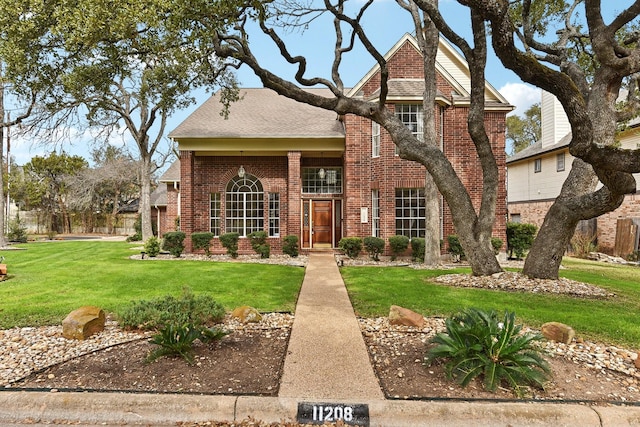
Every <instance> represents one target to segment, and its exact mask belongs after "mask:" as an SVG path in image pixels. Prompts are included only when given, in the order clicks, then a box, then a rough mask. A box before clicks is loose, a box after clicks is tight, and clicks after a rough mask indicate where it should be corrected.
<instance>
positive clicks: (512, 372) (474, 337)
mask: <svg viewBox="0 0 640 427" xmlns="http://www.w3.org/2000/svg"><path fill="white" fill-rule="evenodd" d="M445 325H446V332H444V333H439V334H437V335H436V336H435V337H434V338H433V339H432V342H433V343H435V344H437V345H436V346H435V347H433V348H432V349H430V350H429V351H428V353H427V362H428V363H432V362H433V361H435V360H437V359H444V360H445V361H446V362H445V371H446V373H447V377H448V378H449V379H452V378H453V379H455V380H456V381H458V382H459V383H460V384H461V385H462V386H463V387H464V386H466V385H467V384H469V382H470V381H472V380H473V379H474V378H476V377H478V378H480V377H481V378H482V379H483V383H484V387H485V389H487V390H490V391H495V390H496V389H497V388H498V387H500V386H502V385H503V384H506V385H508V386H509V387H511V388H512V389H513V391H514V392H515V393H516V394H517V395H518V396H522V395H523V392H524V390H523V387H525V386H534V387H538V388H542V387H543V386H544V383H545V382H546V381H547V378H548V374H549V366H548V364H547V362H546V361H545V360H544V358H543V356H542V351H541V350H540V347H539V346H537V345H536V341H540V340H542V336H541V335H539V334H521V330H522V326H521V325H516V324H515V314H514V313H509V312H505V314H504V316H503V317H502V319H500V318H499V317H498V315H497V313H496V312H495V311H491V312H488V313H487V312H485V311H482V310H479V309H474V308H471V309H467V310H465V311H463V312H461V313H460V314H457V315H455V316H453V317H451V318H448V319H446V321H445Z"/></svg>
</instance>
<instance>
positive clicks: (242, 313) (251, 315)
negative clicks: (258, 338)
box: [231, 305, 262, 323]
mask: <svg viewBox="0 0 640 427" xmlns="http://www.w3.org/2000/svg"><path fill="white" fill-rule="evenodd" d="M231 316H233V317H235V318H237V319H240V321H241V322H242V323H258V322H259V321H261V320H262V315H261V314H260V312H259V311H258V310H256V309H255V308H253V307H249V306H248V305H243V306H242V307H238V308H236V309H235V310H233V311H232V312H231Z"/></svg>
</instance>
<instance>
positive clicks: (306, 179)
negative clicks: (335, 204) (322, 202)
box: [302, 167, 342, 194]
mask: <svg viewBox="0 0 640 427" xmlns="http://www.w3.org/2000/svg"><path fill="white" fill-rule="evenodd" d="M302 192H303V193H311V194H342V168H339V167H328V168H302Z"/></svg>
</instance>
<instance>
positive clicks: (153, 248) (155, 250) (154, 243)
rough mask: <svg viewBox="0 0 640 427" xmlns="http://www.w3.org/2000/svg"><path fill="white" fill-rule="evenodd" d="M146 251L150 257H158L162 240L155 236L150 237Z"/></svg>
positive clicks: (145, 246)
mask: <svg viewBox="0 0 640 427" xmlns="http://www.w3.org/2000/svg"><path fill="white" fill-rule="evenodd" d="M144 251H145V252H146V253H147V255H149V256H150V257H155V256H158V254H159V253H160V240H159V239H158V238H157V237H155V236H151V237H149V238H148V239H147V241H146V242H145V244H144Z"/></svg>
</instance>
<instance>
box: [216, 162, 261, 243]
mask: <svg viewBox="0 0 640 427" xmlns="http://www.w3.org/2000/svg"><path fill="white" fill-rule="evenodd" d="M225 196H226V197H225V214H226V215H225V230H226V232H227V233H234V232H235V233H238V234H240V236H247V235H249V234H250V233H252V232H254V231H262V230H264V191H263V188H262V183H261V182H260V180H259V179H258V178H257V177H255V176H254V175H250V174H246V175H245V176H244V177H239V176H234V177H233V178H232V179H231V180H230V181H229V183H228V184H227V189H226V193H225Z"/></svg>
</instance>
